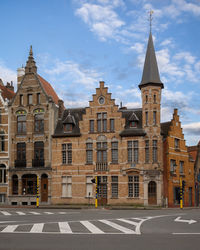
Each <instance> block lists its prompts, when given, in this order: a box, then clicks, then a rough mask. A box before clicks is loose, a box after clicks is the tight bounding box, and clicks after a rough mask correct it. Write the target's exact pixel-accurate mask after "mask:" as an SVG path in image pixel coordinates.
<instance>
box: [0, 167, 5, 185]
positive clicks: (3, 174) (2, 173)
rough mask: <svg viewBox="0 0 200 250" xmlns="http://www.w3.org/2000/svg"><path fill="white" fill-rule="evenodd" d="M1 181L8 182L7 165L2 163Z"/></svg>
mask: <svg viewBox="0 0 200 250" xmlns="http://www.w3.org/2000/svg"><path fill="white" fill-rule="evenodd" d="M0 183H6V166H5V165H4V164H0Z"/></svg>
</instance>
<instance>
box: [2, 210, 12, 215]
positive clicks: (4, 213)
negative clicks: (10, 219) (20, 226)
mask: <svg viewBox="0 0 200 250" xmlns="http://www.w3.org/2000/svg"><path fill="white" fill-rule="evenodd" d="M0 212H1V213H2V214H3V215H6V216H7V215H11V214H10V213H8V212H6V211H0Z"/></svg>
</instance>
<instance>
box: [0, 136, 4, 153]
mask: <svg viewBox="0 0 200 250" xmlns="http://www.w3.org/2000/svg"><path fill="white" fill-rule="evenodd" d="M0 151H5V135H4V132H3V131H1V132H0Z"/></svg>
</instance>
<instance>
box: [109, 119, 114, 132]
mask: <svg viewBox="0 0 200 250" xmlns="http://www.w3.org/2000/svg"><path fill="white" fill-rule="evenodd" d="M110 131H111V132H114V131H115V120H114V119H110Z"/></svg>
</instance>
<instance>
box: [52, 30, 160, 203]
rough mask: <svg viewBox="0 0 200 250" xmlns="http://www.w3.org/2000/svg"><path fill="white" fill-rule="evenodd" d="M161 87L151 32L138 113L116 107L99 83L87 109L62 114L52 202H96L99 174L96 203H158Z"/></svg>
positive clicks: (55, 145)
mask: <svg viewBox="0 0 200 250" xmlns="http://www.w3.org/2000/svg"><path fill="white" fill-rule="evenodd" d="M163 87H164V86H163V83H162V82H161V81H160V77H159V72H158V67H157V61H156V56H155V51H154V46H153V40H152V34H151V33H150V35H149V41H148V46H147V51H146V58H145V63H144V69H143V75H142V81H141V83H140V84H139V88H140V90H141V97H142V107H141V108H140V109H134V108H133V109H127V108H125V107H120V108H119V107H118V106H117V105H116V104H115V100H114V99H112V98H111V94H110V93H108V89H107V87H105V86H104V82H100V86H99V88H97V89H96V93H95V94H94V95H93V98H92V101H90V102H89V107H85V108H80V109H66V110H64V112H63V114H62V116H61V115H60V116H59V119H58V123H57V126H56V129H55V133H54V135H53V138H52V190H51V191H52V193H51V194H52V199H51V201H52V203H53V204H75V203H82V204H83V203H89V202H91V203H93V204H94V200H93V199H94V196H95V185H94V184H92V182H91V179H93V178H94V177H96V176H97V177H98V182H99V183H100V185H99V197H98V200H99V204H142V205H149V204H152V205H162V202H163V197H162V194H163V158H162V153H163V152H162V137H161V131H160V103H161V90H162V88H163ZM60 114H61V112H60ZM91 199H92V201H91Z"/></svg>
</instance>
